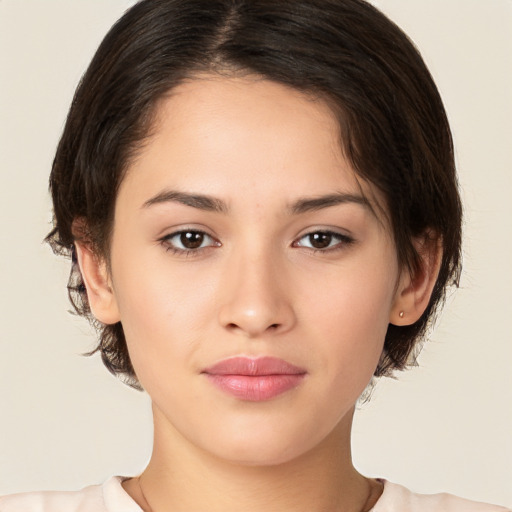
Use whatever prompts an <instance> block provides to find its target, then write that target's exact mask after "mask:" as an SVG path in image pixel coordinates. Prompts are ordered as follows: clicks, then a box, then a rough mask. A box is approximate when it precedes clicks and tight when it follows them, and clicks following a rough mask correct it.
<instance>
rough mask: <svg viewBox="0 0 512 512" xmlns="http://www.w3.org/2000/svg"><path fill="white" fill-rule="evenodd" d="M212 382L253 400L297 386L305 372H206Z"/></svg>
mask: <svg viewBox="0 0 512 512" xmlns="http://www.w3.org/2000/svg"><path fill="white" fill-rule="evenodd" d="M206 376H207V377H208V379H209V380H210V382H212V383H213V384H214V385H215V386H217V387H218V388H220V389H221V390H222V391H224V392H226V393H228V394H230V395H232V396H234V397H235V398H239V399H242V400H247V401H251V402H262V401H264V400H270V399H272V398H275V397H277V396H279V395H282V394H283V393H286V392H287V391H290V390H291V389H293V388H296V387H297V386H298V385H299V384H300V383H301V381H302V379H303V378H304V376H305V374H302V373H301V374H278V375H217V374H206Z"/></svg>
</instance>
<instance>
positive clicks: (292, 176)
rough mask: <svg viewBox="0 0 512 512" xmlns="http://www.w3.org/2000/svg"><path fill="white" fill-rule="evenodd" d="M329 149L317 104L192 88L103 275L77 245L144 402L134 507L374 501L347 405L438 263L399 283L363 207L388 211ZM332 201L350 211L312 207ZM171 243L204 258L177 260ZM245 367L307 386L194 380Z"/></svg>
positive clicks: (390, 254) (140, 161)
mask: <svg viewBox="0 0 512 512" xmlns="http://www.w3.org/2000/svg"><path fill="white" fill-rule="evenodd" d="M338 138H339V136H338V128H337V124H336V121H335V119H334V117H333V116H332V114H331V112H330V110H329V108H328V107H327V105H326V104H324V103H323V102H322V101H320V100H313V99H311V98H308V97H306V96H304V95H303V94H301V93H300V92H298V91H295V90H292V89H289V88H287V87H285V86H283V85H279V84H276V83H274V82H271V81H267V80H262V79H257V78H256V77H243V78H241V77H239V78H226V77H222V78H221V77H215V76H200V77H197V79H194V80H191V81H188V82H186V83H184V84H182V85H180V86H179V87H177V88H176V89H174V90H173V91H172V93H171V94H169V95H168V97H166V98H165V99H164V100H162V102H161V103H160V105H159V107H158V115H157V119H156V123H155V126H154V129H153V130H152V135H151V137H150V138H149V140H148V141H147V142H146V144H145V145H144V147H143V149H142V150H141V151H140V153H139V154H138V155H137V158H136V160H134V161H133V162H132V163H131V165H130V167H129V169H128V172H127V175H126V177H125V178H124V180H123V182H122V184H121V187H120V190H119V193H118V198H117V201H116V210H115V221H114V230H113V235H112V242H111V253H110V265H109V267H107V265H106V264H105V263H104V261H103V260H102V259H101V258H99V257H96V255H94V254H93V253H92V252H91V251H90V249H89V248H88V247H87V246H85V245H83V244H78V247H77V248H78V256H79V262H80V265H81V269H82V273H83V275H84V280H85V283H86V286H87V290H88V296H89V302H90V304H91V308H92V310H93V313H94V314H95V316H96V317H97V318H98V319H99V320H100V321H102V322H104V323H114V322H117V321H121V322H122V324H123V328H124V331H125V335H126V339H127V343H128V349H129V352H130V356H131V360H132V363H133V366H134V368H135V371H136V374H137V376H138V378H139V380H140V382H141V384H142V385H143V387H144V388H145V390H146V391H147V392H148V393H149V395H150V397H151V399H152V403H153V414H154V424H155V441H154V451H153V455H152V458H151V461H150V463H149V465H148V467H147V468H146V470H145V471H144V473H143V474H142V476H141V477H140V480H137V479H132V480H128V481H126V482H125V483H124V487H125V489H126V490H127V492H128V493H129V494H130V495H131V496H132V497H133V498H134V499H135V500H136V501H137V502H138V503H139V504H140V505H141V506H142V507H143V508H145V509H152V510H153V511H154V512H157V511H158V510H187V511H195V510H197V511H199V510H210V511H214V510H223V511H229V510H237V511H239V510H244V511H249V510H253V509H254V510H256V509H257V510H279V511H286V510H294V511H298V510H304V511H309V512H311V511H316V510H318V511H320V510H343V511H354V512H355V511H357V512H359V511H361V510H366V509H369V508H371V506H372V505H373V503H374V502H375V501H376V500H377V498H378V496H379V494H380V492H381V485H380V484H379V483H378V482H376V481H374V480H369V479H366V478H365V477H363V476H362V475H360V474H359V473H358V472H357V471H356V470H355V469H354V467H353V465H352V460H351V453H350V431H351V425H352V415H353V412H354V404H355V403H356V401H357V399H358V397H359V396H360V394H361V393H362V392H363V390H364V389H365V387H366V386H367V384H368V382H369V381H370V379H371V377H372V375H373V372H374V370H375V367H376V366H377V363H378V360H379V357H380V354H381V352H382V348H383V343H384V337H385V333H386V329H387V326H388V324H389V323H390V322H392V323H395V324H406V323H412V322H414V321H415V320H416V319H417V318H419V316H420V315H421V313H422V312H423V310H424V308H425V307H426V305H427V303H428V299H429V297H430V293H431V289H432V285H433V283H434V281H435V276H436V272H437V269H436V264H435V262H436V261H437V260H438V258H433V257H432V255H431V254H429V255H427V256H426V257H425V262H426V263H425V265H424V269H423V270H422V271H421V272H419V274H418V275H417V276H410V275H409V274H408V273H407V272H403V271H402V270H401V269H400V268H399V266H398V263H397V256H396V250H395V247H394V243H393V240H392V237H391V234H390V227H389V225H388V223H387V220H386V217H385V216H383V214H382V213H379V212H381V210H380V209H379V208H378V207H377V205H376V204H375V203H372V201H379V202H380V206H381V207H382V206H383V205H384V202H383V200H382V198H381V197H380V195H379V193H378V191H376V190H373V189H372V188H371V187H370V186H369V185H368V184H365V183H360V182H359V181H358V180H357V178H356V175H355V173H354V171H353V170H352V169H351V167H350V165H349V164H348V162H347V161H346V160H345V159H344V158H343V154H342V151H341V150H340V146H339V143H338ZM171 191H172V193H171ZM177 193H179V194H191V195H194V196H197V195H201V196H207V197H208V198H214V201H213V206H215V207H216V210H215V211H213V210H211V209H210V210H208V209H204V206H205V201H203V202H202V203H200V204H198V201H197V199H196V200H195V202H192V203H193V204H191V200H190V198H189V197H188V196H187V197H185V196H183V195H179V194H177ZM333 194H344V196H343V199H344V200H343V201H341V202H336V201H332V200H331V201H330V202H329V201H325V200H324V201H323V203H322V204H315V205H314V204H313V203H311V202H309V203H305V202H304V200H305V199H307V200H310V199H318V198H321V197H325V196H331V199H332V195H333ZM365 198H370V199H369V202H368V203H367V202H366V201H367V200H366V199H365ZM184 202H186V203H189V204H183V203H184ZM317 203H318V202H317ZM320 203H321V202H320ZM334 203H335V204H334ZM198 206H200V207H198ZM210 206H212V205H211V204H210ZM301 206H302V208H301ZM306 206H308V207H306ZM180 231H188V232H189V233H192V234H193V235H194V234H195V237H196V238H198V237H199V238H198V240H199V241H200V244H201V245H200V246H199V247H198V248H197V249H192V250H191V251H189V252H185V251H184V246H183V245H180V240H182V238H180V235H176V233H177V232H180ZM198 232H202V233H204V234H203V235H200V234H198ZM326 232H330V233H331V234H330V235H329V234H327V235H325V233H326ZM314 233H317V234H318V233H324V235H323V241H324V242H325V244H326V245H325V247H324V248H315V247H314V246H313V244H312V242H313V241H314V240H313V238H312V236H311V235H312V234H314ZM432 262H434V263H432ZM401 311H404V312H405V314H404V317H403V318H401V317H400V316H399V313H400V312H401ZM238 355H243V356H249V357H259V356H273V357H278V358H281V359H284V360H286V361H288V362H289V363H291V364H294V365H296V366H299V367H301V368H303V369H305V371H306V376H305V378H304V379H303V380H302V381H301V383H300V384H299V385H298V386H297V387H295V388H294V389H292V390H290V391H288V392H286V393H283V394H282V395H279V396H277V397H274V398H272V399H270V400H266V401H262V402H249V401H244V400H242V399H239V398H235V397H233V396H231V395H229V394H227V393H225V392H223V391H221V390H219V389H218V388H216V387H215V386H213V385H212V384H211V383H210V382H209V380H208V379H207V378H205V375H204V374H203V373H202V371H203V370H204V369H205V368H207V367H209V366H211V365H213V364H215V363H217V362H218V361H221V360H223V359H226V358H228V357H232V356H238ZM141 486H142V488H143V491H144V492H143V494H142V493H141ZM146 500H147V502H146ZM148 503H149V504H148Z"/></svg>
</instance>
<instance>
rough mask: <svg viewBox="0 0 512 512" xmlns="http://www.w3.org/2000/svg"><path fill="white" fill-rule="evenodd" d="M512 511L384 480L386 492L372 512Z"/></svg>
mask: <svg viewBox="0 0 512 512" xmlns="http://www.w3.org/2000/svg"><path fill="white" fill-rule="evenodd" d="M438 511H439V512H441V511H442V512H511V511H510V510H509V509H507V508H504V507H500V506H497V505H487V504H485V503H478V502H476V501H469V500H466V499H463V498H458V497H457V496H453V495H452V494H446V493H442V494H417V493H414V492H411V491H409V490H408V489H406V488H405V487H403V486H401V485H398V484H393V483H391V482H387V481H384V492H383V493H382V496H381V497H380V499H379V501H378V502H377V504H376V505H375V507H374V508H373V509H372V511H371V512H438Z"/></svg>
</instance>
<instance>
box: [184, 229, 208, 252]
mask: <svg viewBox="0 0 512 512" xmlns="http://www.w3.org/2000/svg"><path fill="white" fill-rule="evenodd" d="M203 241H204V233H200V232H199V231H187V232H184V233H181V235H180V242H181V245H182V246H183V247H184V248H185V249H198V248H199V247H201V245H203Z"/></svg>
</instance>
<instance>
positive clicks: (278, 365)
mask: <svg viewBox="0 0 512 512" xmlns="http://www.w3.org/2000/svg"><path fill="white" fill-rule="evenodd" d="M203 373H207V374H210V375H247V376H259V375H300V374H304V373H306V370H304V369H303V368H299V367H298V366H295V365H293V364H291V363H288V362H287V361H285V360H284V359H279V358H276V357H258V358H251V357H231V358H229V359H224V360H223V361H220V362H218V363H216V364H214V365H213V366H210V367H209V368H206V369H205V370H203Z"/></svg>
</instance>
